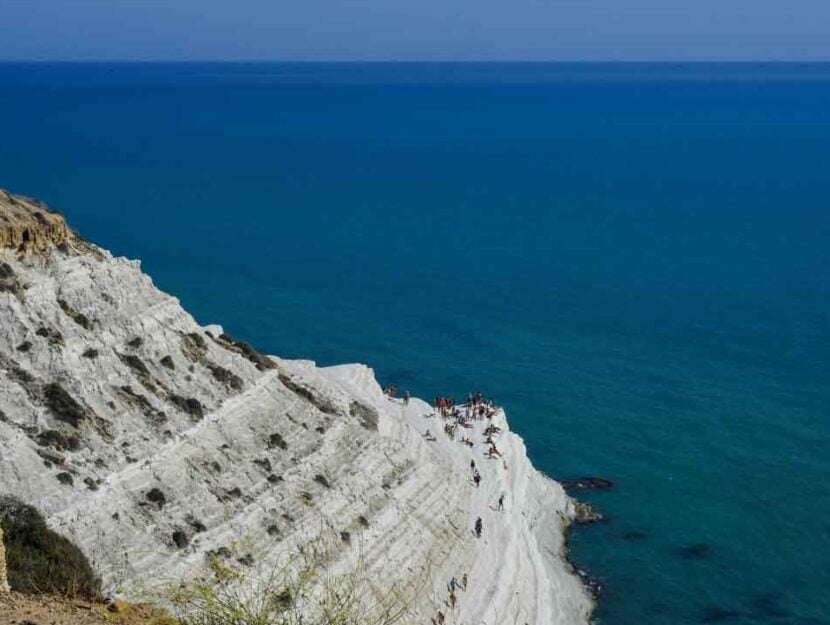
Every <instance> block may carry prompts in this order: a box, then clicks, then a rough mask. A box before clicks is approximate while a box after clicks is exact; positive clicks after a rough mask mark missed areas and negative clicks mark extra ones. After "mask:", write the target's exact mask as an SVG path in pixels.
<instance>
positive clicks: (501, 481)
mask: <svg viewBox="0 0 830 625" xmlns="http://www.w3.org/2000/svg"><path fill="white" fill-rule="evenodd" d="M38 214H42V217H37V215H38ZM41 222H42V223H43V224H44V225H43V226H42V227H41V228H40V229H35V225H36V224H39V223H41ZM5 224H8V226H6V225H5ZM27 231H28V232H29V234H28V235H26V234H25V233H26V232H27ZM0 232H2V237H3V238H2V244H0V247H1V248H5V249H0V274H1V275H0V284H5V285H8V288H0V328H2V332H1V333H0V494H13V495H15V496H17V497H19V498H21V499H22V500H24V501H25V502H27V503H30V504H33V505H35V506H36V507H37V508H38V509H40V510H41V511H42V512H43V513H44V515H45V516H46V518H47V520H48V522H49V524H50V526H51V527H52V528H53V529H55V530H56V531H58V532H60V533H62V534H64V535H66V536H67V537H69V538H70V539H71V540H72V541H73V542H75V543H76V544H77V545H78V546H79V547H80V548H81V549H83V551H84V552H85V553H86V554H87V556H88V557H89V559H90V561H91V562H92V563H93V566H94V567H95V568H96V569H97V571H99V572H100V573H101V575H102V577H103V579H104V582H105V584H106V585H107V586H108V587H110V588H112V589H115V588H117V589H119V591H120V592H123V593H124V594H126V595H127V596H128V597H129V596H135V595H139V594H140V593H141V592H143V591H144V590H146V588H147V587H148V586H149V587H152V586H155V585H157V584H159V583H161V582H163V581H165V580H176V579H181V578H187V577H189V576H193V575H196V574H199V573H201V572H203V571H204V570H205V567H206V566H207V564H208V559H209V556H213V557H215V558H218V559H220V560H221V561H223V562H225V563H226V564H227V565H228V566H233V567H236V568H238V569H240V570H243V571H244V570H248V569H249V570H251V571H261V570H263V568H267V567H268V566H272V565H273V564H274V563H275V562H277V561H278V560H279V559H280V558H282V557H283V556H284V554H286V553H288V552H290V551H291V550H295V549H296V548H297V547H298V546H299V545H302V544H304V543H306V542H307V541H308V540H309V538H312V537H314V536H319V535H320V533H321V532H323V533H326V534H327V535H330V536H334V537H335V538H336V545H335V547H334V549H333V552H332V554H331V559H330V562H329V567H330V568H331V569H332V570H338V571H345V570H348V569H349V568H350V567H354V566H355V565H357V563H358V562H360V563H361V566H363V567H365V570H366V571H367V574H368V575H369V577H370V579H371V580H372V583H371V586H372V589H371V592H378V593H382V592H383V589H384V588H386V587H388V586H389V585H391V584H393V583H400V584H403V585H406V584H415V583H417V584H420V586H419V588H420V591H419V592H418V595H417V598H416V600H415V601H414V602H413V604H412V606H411V609H410V616H411V618H412V622H419V623H421V622H429V619H430V618H431V617H432V616H433V615H434V614H435V613H436V610H438V609H442V610H443V611H444V612H445V613H446V614H447V615H448V618H447V622H448V623H452V622H456V623H479V622H488V623H530V624H539V625H542V624H551V623H585V622H587V620H588V615H589V612H590V607H591V602H590V600H589V598H588V596H587V594H586V593H585V591H584V590H583V588H582V586H581V585H580V582H579V581H578V579H577V578H576V576H574V575H573V574H572V571H571V569H570V566H569V565H568V564H567V563H566V562H565V560H564V558H563V557H562V551H563V548H564V547H563V527H564V526H565V525H566V524H567V522H568V521H569V520H570V519H572V518H573V516H574V507H573V502H572V501H571V500H570V499H569V498H568V497H567V496H566V495H565V493H564V491H563V490H562V488H561V487H560V486H559V485H558V484H556V483H555V482H553V481H551V480H549V479H547V478H545V477H544V476H542V475H541V474H540V473H538V472H537V471H536V470H535V469H534V468H533V467H532V465H531V464H530V462H529V461H528V459H527V456H526V454H525V448H524V445H523V443H522V441H521V439H520V438H519V437H517V436H515V435H514V434H512V433H511V432H510V431H509V428H508V425H507V422H506V419H505V417H504V414H503V413H501V412H500V413H499V414H498V415H496V417H495V423H496V424H497V425H499V426H500V427H501V428H503V430H504V431H503V433H502V434H501V435H500V438H499V441H498V445H499V448H500V450H501V451H502V453H503V457H502V458H501V459H498V460H490V459H487V458H486V456H485V451H486V445H485V443H484V442H483V441H484V435H483V429H484V427H485V426H486V422H484V421H481V422H477V423H476V424H475V426H474V428H473V429H472V430H470V431H468V432H466V433H465V434H466V435H467V436H469V437H470V438H471V439H472V440H473V441H474V442H475V444H474V446H473V447H472V448H469V447H467V446H465V445H462V444H460V443H459V442H458V441H451V440H449V439H446V438H445V437H444V436H442V435H439V436H438V440H436V441H434V442H431V441H428V440H426V439H425V438H424V436H423V433H424V431H425V429H427V428H431V430H432V432H433V433H440V432H441V429H442V424H441V423H440V419H438V418H436V417H434V416H433V417H430V416H428V415H430V414H431V413H432V410H431V408H430V407H429V406H428V405H427V404H426V403H424V402H421V401H419V400H412V401H411V402H410V403H409V404H408V405H406V406H404V405H403V404H401V403H398V402H393V401H390V400H389V399H388V398H386V396H385V395H384V394H383V393H382V391H381V389H380V387H379V385H378V383H377V381H376V380H375V378H374V375H373V373H372V371H371V370H370V369H369V368H367V367H365V366H362V365H344V366H340V367H330V368H318V367H316V366H315V365H314V363H312V362H307V361H288V360H283V359H280V358H277V357H272V356H265V355H262V354H260V353H258V352H257V351H256V350H254V349H253V348H251V347H250V346H248V345H246V344H245V343H242V342H239V341H236V340H234V339H233V338H232V337H230V336H228V335H227V334H224V333H223V331H222V328H220V327H219V326H206V327H202V326H200V325H199V324H197V323H196V321H195V320H194V319H193V318H192V317H191V316H190V315H189V314H188V313H187V312H186V311H185V310H183V309H182V307H181V306H180V305H179V302H178V300H176V299H175V298H174V297H171V296H170V295H167V294H165V293H163V292H161V291H159V290H158V289H156V288H155V287H154V286H153V283H152V281H151V280H150V278H149V277H148V276H146V275H145V274H143V273H142V272H141V269H140V265H139V263H138V262H137V261H130V260H126V259H123V258H113V257H112V256H111V255H110V254H109V253H108V252H106V251H105V250H101V249H99V248H95V247H94V246H90V245H88V244H83V245H80V244H77V245H76V244H75V242H76V239H75V238H74V235H72V233H71V231H69V229H68V228H67V227H66V224H65V222H64V221H63V219H62V218H60V217H59V216H57V215H54V214H51V213H48V212H46V211H45V209H44V208H43V207H42V206H40V205H38V204H36V203H32V202H30V201H27V200H22V199H19V198H14V197H13V196H10V195H8V194H5V193H3V194H0ZM27 236H28V239H27ZM21 246H23V248H21ZM27 246H28V247H27ZM29 248H31V251H35V250H36V251H37V252H38V253H24V252H25V250H26V249H29ZM278 322H279V321H278V320H275V323H278ZM471 460H474V461H475V462H476V465H477V466H478V467H479V470H480V471H481V475H482V478H483V480H482V485H481V487H480V488H476V487H475V486H474V485H473V483H472V481H471V480H470V462H471ZM502 493H504V494H506V509H505V510H504V511H498V510H497V509H496V505H495V504H496V501H497V500H498V498H499V496H500V495H501V494H502ZM478 517H481V518H482V519H483V523H484V533H483V536H482V538H480V539H477V538H476V537H475V535H474V534H473V532H472V531H471V530H472V527H473V524H474V522H475V519H476V518H478ZM464 573H466V574H467V576H468V579H469V583H468V587H467V589H466V591H461V592H459V593H458V603H457V605H456V608H455V609H450V608H449V607H447V605H445V601H446V599H447V589H446V586H447V583H448V582H449V580H450V579H451V578H452V577H457V578H459V579H460V578H461V576H462V575H463V574H464Z"/></svg>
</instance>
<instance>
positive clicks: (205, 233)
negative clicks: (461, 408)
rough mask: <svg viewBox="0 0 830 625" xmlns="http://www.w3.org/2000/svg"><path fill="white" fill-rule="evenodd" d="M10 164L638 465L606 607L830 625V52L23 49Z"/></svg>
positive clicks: (287, 312)
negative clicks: (33, 55) (74, 52)
mask: <svg viewBox="0 0 830 625" xmlns="http://www.w3.org/2000/svg"><path fill="white" fill-rule="evenodd" d="M0 186H2V187H6V188H8V189H10V190H13V191H15V192H17V193H23V194H28V195H33V196H37V197H39V198H42V199H44V200H45V201H46V202H47V203H49V204H50V205H52V206H53V207H55V208H57V209H60V210H62V211H63V212H64V213H65V214H67V215H68V217H69V219H70V221H71V223H72V224H73V225H74V226H75V227H77V228H78V229H79V230H80V231H81V232H82V233H83V234H84V235H85V236H86V237H87V238H89V239H91V240H93V241H95V242H96V243H99V244H100V245H102V246H104V247H107V248H109V249H111V250H112V251H113V252H115V253H116V254H123V255H127V256H130V257H134V258H136V257H137V258H141V259H142V261H143V267H144V269H145V270H146V271H147V272H148V273H150V274H151V275H152V276H153V278H154V279H155V281H156V283H157V284H158V285H159V286H160V287H161V288H163V289H165V290H167V291H170V292H172V293H174V294H176V295H178V296H179V297H180V298H181V300H182V302H183V304H184V305H185V306H186V307H187V308H188V309H189V310H191V311H192V312H193V313H194V314H195V315H196V317H197V318H198V319H199V321H201V322H203V323H209V322H220V323H222V324H223V325H224V326H225V328H226V330H227V331H229V332H230V333H232V334H234V335H236V336H238V337H240V338H243V339H245V340H248V341H250V342H251V343H254V344H255V345H257V346H258V347H259V348H261V349H262V350H264V351H268V352H272V353H276V354H279V355H282V356H285V357H304V358H310V359H314V360H316V361H318V362H320V363H323V364H331V363H340V362H344V361H345V362H351V361H362V362H366V363H368V364H370V365H371V366H372V367H374V368H375V370H376V371H377V373H378V376H379V377H380V379H381V381H383V382H385V383H392V382H394V383H397V384H398V385H400V386H401V387H402V388H408V389H410V390H412V392H413V393H415V394H419V395H422V396H424V397H434V396H435V395H436V394H438V393H454V394H455V395H456V396H462V395H464V394H466V392H467V391H470V390H472V391H475V390H479V389H480V390H482V391H483V392H484V393H485V394H488V395H492V396H494V397H495V398H496V399H497V400H498V401H499V402H500V403H502V404H504V405H505V406H506V407H507V409H508V413H509V416H510V420H511V424H512V426H513V427H514V429H515V430H517V431H518V432H519V433H520V434H521V435H522V436H523V437H524V438H525V440H526V441H527V444H528V447H529V450H530V455H531V458H532V460H533V462H534V463H535V464H536V466H537V467H539V468H540V469H541V470H543V471H545V472H546V473H548V474H550V475H552V476H557V477H569V476H580V475H586V474H587V475H593V474H596V475H602V476H606V477H609V478H611V479H613V480H614V481H615V482H616V485H615V488H614V489H613V490H612V491H610V492H603V493H594V494H592V495H590V497H589V499H590V500H591V501H593V502H595V503H596V504H597V505H599V506H600V507H601V509H602V510H604V511H605V512H606V513H607V514H608V515H609V517H610V522H609V523H608V524H606V525H602V526H595V527H591V528H588V529H585V530H581V531H579V532H577V533H576V534H575V535H574V536H573V541H572V542H573V555H574V557H575V559H576V560H577V561H578V562H580V563H581V564H582V565H584V566H585V567H586V568H587V569H588V570H589V571H591V572H592V573H593V574H595V575H596V576H598V577H599V578H600V579H601V580H602V581H603V583H604V585H605V588H606V592H605V594H604V596H603V597H602V600H601V603H600V607H599V610H598V613H597V617H598V619H599V620H600V622H601V623H603V624H606V625H649V624H667V625H674V624H677V625H682V624H687V623H714V622H724V623H735V624H736V625H746V624H750V623H752V624H755V623H764V624H766V623H769V624H779V623H780V624H782V625H783V624H788V625H789V624H805V625H806V624H811V625H819V624H827V623H830V483H828V476H830V214H829V212H828V211H830V66H822V65H784V66H776V65H691V66H690V65H686V66H684V65H419V64H401V65H397V64H389V65H360V64H344V65H319V64H305V65H304V64H299V65H281V64H255V65H247V64H191V65H130V64H120V65H108V64H99V65H71V64H69V65H50V64H40V65H0ZM538 625H544V624H538Z"/></svg>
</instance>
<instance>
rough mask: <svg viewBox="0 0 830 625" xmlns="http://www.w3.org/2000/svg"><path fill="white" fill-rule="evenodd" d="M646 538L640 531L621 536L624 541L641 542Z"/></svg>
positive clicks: (632, 531)
mask: <svg viewBox="0 0 830 625" xmlns="http://www.w3.org/2000/svg"><path fill="white" fill-rule="evenodd" d="M647 536H648V534H646V533H645V532H644V531H642V530H631V531H628V532H626V533H625V534H623V535H622V537H623V538H624V539H625V540H643V539H644V538H646V537H647Z"/></svg>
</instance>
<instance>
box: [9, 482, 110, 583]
mask: <svg viewBox="0 0 830 625" xmlns="http://www.w3.org/2000/svg"><path fill="white" fill-rule="evenodd" d="M0 525H2V527H3V532H4V534H5V542H6V565H7V567H8V576H9V585H10V586H11V588H12V590H16V591H17V592H21V593H28V594H38V593H57V594H62V595H69V596H85V597H88V598H96V597H98V596H99V594H100V591H101V582H100V580H99V579H98V577H97V576H96V575H95V573H94V572H93V570H92V567H91V566H90V564H89V561H88V560H87V559H86V556H85V555H84V554H83V552H82V551H81V550H80V549H78V548H77V547H76V546H75V545H73V544H72V543H71V542H70V541H69V540H67V539H66V538H64V537H63V536H61V535H60V534H57V533H55V532H53V531H52V530H50V529H49V528H48V527H46V521H45V520H44V519H43V516H42V515H41V514H40V513H39V512H38V511H37V510H36V509H35V508H33V507H32V506H28V505H26V504H24V503H23V502H21V501H20V500H19V499H16V498H14V497H10V496H2V497H0Z"/></svg>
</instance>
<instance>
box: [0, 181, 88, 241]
mask: <svg viewBox="0 0 830 625" xmlns="http://www.w3.org/2000/svg"><path fill="white" fill-rule="evenodd" d="M73 236H74V235H73V233H72V231H71V230H70V229H69V228H68V227H67V225H66V221H64V218H63V217H62V216H60V215H58V214H56V213H53V212H51V211H49V210H48V209H47V208H46V206H45V205H44V204H42V203H40V202H38V201H37V200H32V199H29V198H25V197H21V196H19V195H12V194H11V193H9V192H7V191H4V190H3V189H0V248H12V249H16V250H19V251H41V252H42V251H46V250H49V249H51V248H52V247H54V246H58V245H62V244H64V243H66V242H67V241H68V240H69V239H71V238H73Z"/></svg>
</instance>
